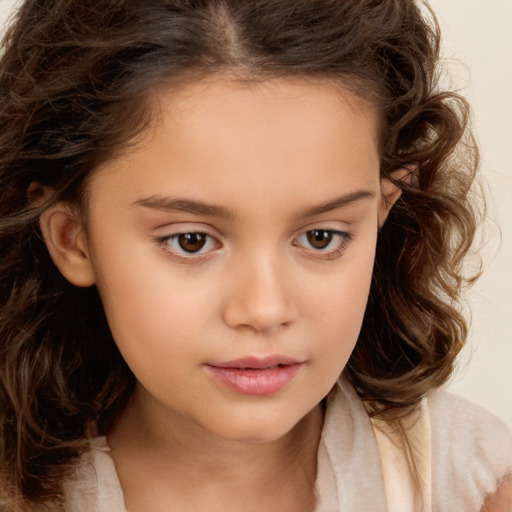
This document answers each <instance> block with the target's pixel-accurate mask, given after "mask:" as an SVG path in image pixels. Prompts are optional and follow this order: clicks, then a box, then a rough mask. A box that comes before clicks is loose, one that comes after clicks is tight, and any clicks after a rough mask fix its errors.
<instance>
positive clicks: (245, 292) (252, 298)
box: [224, 248, 296, 331]
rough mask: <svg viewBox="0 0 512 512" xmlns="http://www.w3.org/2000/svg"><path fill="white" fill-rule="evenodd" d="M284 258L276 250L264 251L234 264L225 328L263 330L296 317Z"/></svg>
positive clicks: (251, 254) (283, 323) (250, 254)
mask: <svg viewBox="0 0 512 512" xmlns="http://www.w3.org/2000/svg"><path fill="white" fill-rule="evenodd" d="M285 259H286V258H285V257H284V255H280V254H279V253H278V251H277V250H275V249H274V250H273V249H272V248H266V249H260V250H257V251H251V252H249V253H248V254H246V255H245V256H244V257H241V258H240V259H239V260H238V261H237V263H236V265H235V266H234V268H233V275H232V286H231V287H230V294H229V297H228V301H227V304H226V308H225V312H224V316H225V321H226V323H227V324H228V325H230V326H231V327H240V326H245V327H250V328H252V329H254V330H256V331H266V330H271V329H273V328H275V327H278V326H282V325H285V324H288V323H289V322H291V321H292V320H293V319H294V318H295V313H296V312H295V304H294V300H293V296H292V294H291V282H290V280H289V277H288V272H287V268H286V267H287V265H286V263H287V262H286V261H284V260H285ZM288 263H289V262H288Z"/></svg>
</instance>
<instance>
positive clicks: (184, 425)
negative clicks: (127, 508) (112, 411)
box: [109, 393, 323, 510]
mask: <svg viewBox="0 0 512 512" xmlns="http://www.w3.org/2000/svg"><path fill="white" fill-rule="evenodd" d="M322 424H323V411H322V408H321V407H320V406H317V407H315V408H314V409H313V410H311V411H310V412H309V413H308V414H307V415H306V416H305V417H303V418H302V419H301V420H300V421H299V422H298V423H297V424H296V425H295V426H294V427H293V428H292V429H291V430H290V431H289V432H287V433H286V434H285V435H283V436H282V437H280V438H278V439H275V440H271V441H268V442H267V441H265V442H240V441H233V440H226V439H222V438H220V437H218V436H215V435H213V434H212V433H210V432H207V431H205V430H203V429H202V428H201V427H199V426H197V425H194V424H190V422H187V421H186V420H183V418H179V417H177V418H176V417H173V421H172V422H169V421H168V418H165V416H164V417H162V416H161V415H155V414H152V413H151V412H149V411H148V410H146V407H145V405H144V401H143V400H140V397H139V395H138V393H135V394H134V397H133V398H132V400H131V402H130V404H129V406H128V407H127V409H126V411H125V413H124V414H123V416H122V417H121V419H120V421H119V422H118V424H117V425H116V427H115V429H114V431H113V432H112V434H111V435H110V436H109V445H110V447H111V449H112V452H111V453H112V457H113V458H114V461H115V463H116V468H117V470H118V474H119V478H120V480H121V484H122V486H123V488H124V489H125V494H127V493H126V490H132V491H133V492H135V489H136V488H137V486H138V485H139V484H140V483H141V479H140V476H141V475H146V478H145V480H149V481H151V482H153V484H152V488H153V489H154V488H155V486H156V485H158V484H157V482H158V481H160V482H162V484H163V483H164V482H165V486H166V488H167V489H169V488H170V487H169V482H173V483H175V484H176V489H175V490H174V493H176V492H179V490H180V489H183V490H184V489H186V490H187V493H188V494H189V496H190V495H194V493H197V492H198V491H199V490H200V491H201V494H202V495H203V496H204V483H205V482H207V485H208V487H209V488H212V487H216V486H217V487H218V488H217V489H216V491H215V493H216V498H215V499H216V500H218V501H219V502H220V501H221V500H220V498H219V497H218V494H219V492H222V493H223V492H225V491H226V492H229V489H232V490H234V491H235V493H237V494H238V495H240V496H243V497H244V500H249V502H250V500H251V498H250V495H251V494H252V495H253V499H254V500H256V499H258V500H259V501H260V502H261V496H269V497H270V496H272V494H273V492H274V493H275V494H276V495H277V496H281V499H282V498H283V496H284V495H286V493H287V491H288V493H289V494H290V496H291V497H293V494H294V493H296V492H297V488H300V489H301V491H300V492H301V493H302V494H305V493H307V494H308V496H310V497H311V498H312V497H313V488H314V482H315V478H316V453H317V448H318V443H319V440H320V434H321V430H322ZM134 468H137V469H134ZM241 468H243V470H242V471H241ZM194 488H195V489H194ZM137 492H138V494H139V495H140V493H141V489H140V488H139V490H138V491H137ZM128 497H129V496H128ZM125 498H127V496H125ZM173 499H176V496H175V494H174V495H173ZM301 499H302V500H303V499H304V497H302V498H301ZM226 501H229V502H230V503H235V501H233V497H231V498H228V497H227V496H226ZM127 503H128V500H127ZM313 503H314V502H313ZM245 508H246V507H245ZM134 509H136V508H135V507H134ZM209 509H210V510H212V509H211V507H209ZM219 509H220V507H219ZM246 510H248V509H247V508H246Z"/></svg>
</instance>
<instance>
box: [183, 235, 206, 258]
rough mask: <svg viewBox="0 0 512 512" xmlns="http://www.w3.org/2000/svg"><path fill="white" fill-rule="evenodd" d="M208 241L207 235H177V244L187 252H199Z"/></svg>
mask: <svg viewBox="0 0 512 512" xmlns="http://www.w3.org/2000/svg"><path fill="white" fill-rule="evenodd" d="M207 240H208V235H206V234H205V233H183V234H181V235H177V242H178V245H179V246H180V248H181V249H183V250H184V251H185V252H191V253H194V252H199V251H200V250H201V249H202V248H203V247H204V246H205V245H206V241H207Z"/></svg>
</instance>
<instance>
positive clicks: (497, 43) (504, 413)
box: [0, 0, 512, 426]
mask: <svg viewBox="0 0 512 512" xmlns="http://www.w3.org/2000/svg"><path fill="white" fill-rule="evenodd" d="M84 1H94V0H84ZM340 1H341V0H340ZM430 4H431V5H432V7H433V8H434V10H435V11H436V13H437V16H438V18H439V20H440V22H441V26H442V28H443V34H444V44H443V55H444V57H445V59H446V64H447V66H448V67H449V70H450V75H451V77H452V78H451V82H452V83H453V84H454V85H455V86H456V87H458V88H460V90H461V92H462V93H463V94H464V95H465V96H466V97H468V99H469V100H470V101H471V103H472V104H473V107H474V126H475V130H476V133H477V137H478V140H479V142H480V147H481V153H482V166H481V168H482V176H483V178H484V181H485V186H486V188H487V192H488V199H487V201H488V210H489V213H488V220H487V223H486V225H485V227H484V229H483V237H484V240H485V245H484V247H483V256H484V263H485V269H486V271H485V273H484V275H483V277H482V278H481V280H480V281H479V282H478V284H477V286H476V287H475V288H474V289H473V290H472V292H471V294H470V295H469V302H470V309H471V311H472V326H471V335H470V340H469V343H468V346H467V347H466V350H465V351H464V353H463V354H462V357H461V361H460V365H459V369H458V371H457V373H456V375H455V377H454V379H453V382H452V383H451V384H450V385H449V386H448V388H449V389H450V390H452V391H455V392H457V393H459V394H461V395H463V396H465V397H467V398H469V399H470V400H473V401H475V402H477V403H479V404H481V405H482V406H484V407H486V408H487V409H489V410H491V411H493V412H494V413H495V414H497V415H498V416H500V417H501V418H502V419H503V420H505V422H507V423H508V424H509V425H510V426H512V397H511V394H512V335H511V332H512V128H511V120H512V99H511V95H512V56H511V53H512V30H510V26H511V24H512V0H492V1H490V2H485V1H483V0H431V1H430ZM14 5H15V0H0V24H1V25H4V23H5V21H6V19H7V15H8V13H9V12H10V11H11V10H12V8H13V6H14ZM498 225H499V227H500V228H501V236H500V229H499V228H498V227H497V226H498Z"/></svg>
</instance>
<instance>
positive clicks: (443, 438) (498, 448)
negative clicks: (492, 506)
mask: <svg viewBox="0 0 512 512" xmlns="http://www.w3.org/2000/svg"><path fill="white" fill-rule="evenodd" d="M428 403H429V414H430V422H431V443H432V490H433V499H434V502H435V501H436V499H437V500H439V504H438V505H439V506H438V508H435V510H437V509H439V510H445V509H446V510H448V508H447V507H446V506H445V505H442V504H441V503H444V502H446V500H448V501H450V500H454V499H455V497H459V498H460V500H462V501H463V502H464V504H465V505H466V506H467V507H468V508H467V509H466V508H465V509H464V510H473V509H474V510H478V511H479V510H481V507H482V505H483V503H484V501H485V498H486V496H488V495H492V494H493V493H495V492H496V491H497V489H498V487H499V485H500V483H501V482H503V481H504V480H505V479H506V478H507V477H508V476H510V475H512V432H511V430H510V429H509V428H508V427H507V425H505V423H503V422H502V421H501V420H500V419H499V418H497V417H496V416H494V415H493V414H491V413H490V412H488V411H487V410H485V409H484V408H482V407H480V406H478V405H476V404H474V403H472V402H470V401H468V400H465V399H464V398H461V397H459V396H457V395H454V394H451V393H448V392H446V391H436V392H434V393H432V394H431V395H430V396H429V397H428ZM448 496H451V497H450V498H448ZM453 505H455V503H453ZM469 507H475V508H469Z"/></svg>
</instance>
